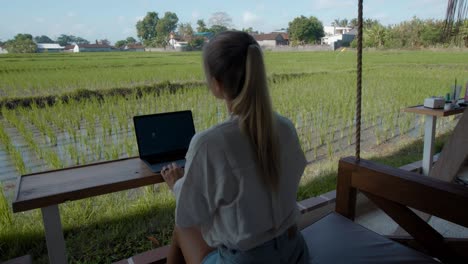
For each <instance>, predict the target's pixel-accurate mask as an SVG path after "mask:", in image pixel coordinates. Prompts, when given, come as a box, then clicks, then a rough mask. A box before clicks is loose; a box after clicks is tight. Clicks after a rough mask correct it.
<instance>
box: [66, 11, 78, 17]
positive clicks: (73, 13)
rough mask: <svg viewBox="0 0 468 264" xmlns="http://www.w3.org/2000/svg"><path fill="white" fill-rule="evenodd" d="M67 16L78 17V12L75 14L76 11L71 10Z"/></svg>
mask: <svg viewBox="0 0 468 264" xmlns="http://www.w3.org/2000/svg"><path fill="white" fill-rule="evenodd" d="M67 17H76V14H75V12H73V11H69V12H68V13H67Z"/></svg>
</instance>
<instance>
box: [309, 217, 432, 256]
mask: <svg viewBox="0 0 468 264" xmlns="http://www.w3.org/2000/svg"><path fill="white" fill-rule="evenodd" d="M302 235H303V236H304V239H305V240H306V243H307V246H308V248H309V254H310V263H373V264H380V263H439V262H437V261H435V260H434V259H433V258H431V257H429V256H427V255H424V254H422V253H420V252H418V251H416V250H413V249H411V248H408V247H406V246H403V245H401V244H399V243H397V242H395V241H392V240H390V239H388V238H386V237H384V236H381V235H379V234H377V233H375V232H373V231H370V230H368V229H366V228H365V227H362V226H361V225H359V224H356V223H354V222H353V221H351V220H349V219H348V218H346V217H344V216H342V215H340V214H337V213H330V214H328V215H326V216H325V217H323V218H322V219H320V220H319V221H317V222H315V223H314V224H312V225H310V226H308V227H307V228H305V229H304V230H302Z"/></svg>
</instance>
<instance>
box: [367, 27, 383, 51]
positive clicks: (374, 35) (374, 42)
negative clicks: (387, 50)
mask: <svg viewBox="0 0 468 264" xmlns="http://www.w3.org/2000/svg"><path fill="white" fill-rule="evenodd" d="M386 37H387V30H386V28H385V27H384V26H382V25H380V24H375V25H373V26H372V27H371V28H368V29H366V30H365V31H364V37H363V40H364V47H377V48H381V47H383V46H384V45H385V40H386Z"/></svg>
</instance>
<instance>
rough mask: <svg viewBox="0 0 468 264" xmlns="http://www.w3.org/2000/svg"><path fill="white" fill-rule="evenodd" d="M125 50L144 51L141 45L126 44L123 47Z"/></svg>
mask: <svg viewBox="0 0 468 264" xmlns="http://www.w3.org/2000/svg"><path fill="white" fill-rule="evenodd" d="M125 48H127V49H144V48H145V47H144V46H143V45H141V44H140V43H135V44H128V45H126V46H125Z"/></svg>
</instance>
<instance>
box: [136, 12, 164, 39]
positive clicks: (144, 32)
mask: <svg viewBox="0 0 468 264" xmlns="http://www.w3.org/2000/svg"><path fill="white" fill-rule="evenodd" d="M158 22H159V16H158V13H156V12H148V13H147V14H146V16H145V17H144V18H143V20H139V21H138V22H137V23H136V29H137V35H138V37H139V38H140V40H142V41H143V43H144V44H145V45H147V46H150V45H151V43H152V42H153V40H154V39H156V37H157V31H156V25H157V24H158Z"/></svg>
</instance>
